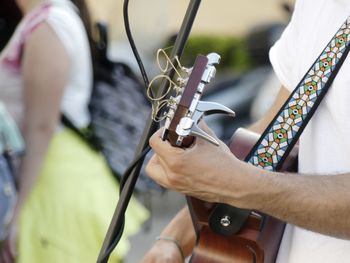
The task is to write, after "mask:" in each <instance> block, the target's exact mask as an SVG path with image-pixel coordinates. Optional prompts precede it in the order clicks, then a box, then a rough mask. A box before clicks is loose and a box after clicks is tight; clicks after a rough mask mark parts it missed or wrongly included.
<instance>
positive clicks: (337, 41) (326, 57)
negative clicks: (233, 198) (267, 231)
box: [210, 17, 350, 235]
mask: <svg viewBox="0 0 350 263" xmlns="http://www.w3.org/2000/svg"><path fill="white" fill-rule="evenodd" d="M349 50H350V17H348V18H347V20H346V21H345V22H344V24H342V26H341V27H340V29H339V30H338V31H337V32H336V34H335V35H334V36H333V38H332V39H331V40H330V41H329V43H328V44H327V46H326V47H325V49H324V50H323V51H322V53H321V54H320V56H319V57H318V58H317V59H316V61H315V62H314V63H313V65H312V66H311V67H310V69H309V70H308V71H307V73H306V74H305V75H304V77H303V78H302V80H301V81H300V82H299V84H298V85H297V87H296V88H295V89H294V91H293V92H292V94H291V95H290V97H289V98H288V99H287V101H286V102H285V103H284V105H283V106H282V108H281V109H280V110H279V112H278V113H277V115H276V116H275V117H274V119H273V120H272V121H271V123H270V124H269V125H268V127H267V128H266V130H265V131H264V132H263V134H262V135H261V137H260V139H259V140H258V142H257V143H256V144H255V146H254V147H253V148H252V150H251V151H250V153H249V154H248V155H247V157H246V158H245V161H246V162H248V163H251V164H253V165H255V166H258V167H261V168H263V169H267V170H279V169H280V168H281V167H282V164H283V162H284V160H285V159H286V157H287V156H288V154H289V152H290V151H291V150H292V148H293V146H294V145H295V143H296V142H297V140H298V139H299V137H300V135H301V133H302V132H303V130H304V129H305V127H306V125H307V123H308V122H309V121H310V119H311V117H312V116H313V114H314V113H315V111H316V109H317V107H318V106H319V104H320V102H321V101H322V99H323V98H324V96H325V95H326V93H327V91H328V89H329V87H330V86H331V84H332V83H333V80H334V78H335V76H336V75H337V73H338V71H339V69H340V67H341V65H342V64H343V62H344V60H345V58H346V56H347V54H348V53H349ZM223 207H225V208H223ZM227 213H229V214H230V218H232V219H233V220H232V221H233V222H232V224H234V225H235V227H229V229H235V230H240V229H241V228H242V226H243V224H244V223H245V222H246V220H247V218H248V216H249V214H250V213H251V211H250V210H244V209H238V208H235V207H231V208H230V211H228V210H227V205H224V204H219V205H217V207H216V208H215V210H214V211H213V213H212V216H211V219H210V225H211V226H215V228H216V229H214V231H216V232H219V233H226V234H229V235H230V234H234V233H235V232H234V233H227V230H226V229H228V228H226V227H225V226H221V224H220V222H213V221H212V220H214V218H215V220H217V219H219V220H220V219H221V218H224V217H225V216H227Z"/></svg>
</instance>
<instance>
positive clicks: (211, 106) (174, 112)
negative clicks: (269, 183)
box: [163, 53, 298, 263]
mask: <svg viewBox="0 0 350 263" xmlns="http://www.w3.org/2000/svg"><path fill="white" fill-rule="evenodd" d="M219 60H220V57H219V55H217V54H215V53H211V54H209V55H208V56H202V55H199V56H198V57H197V58H196V61H195V63H194V66H193V69H192V71H191V74H190V75H189V77H188V79H187V80H186V82H185V85H184V87H183V91H182V93H181V95H179V96H178V97H177V98H176V99H175V98H173V99H174V100H173V101H176V102H177V103H176V104H175V105H174V104H173V105H172V106H171V107H170V109H169V111H168V113H167V114H166V116H167V118H166V122H165V130H164V133H163V138H164V139H167V140H169V142H170V143H171V145H173V146H176V147H184V148H186V147H189V146H191V144H192V143H193V142H194V137H200V138H202V139H204V140H207V141H208V142H210V143H213V144H217V145H218V142H217V141H216V139H215V138H213V137H211V136H210V135H208V134H206V133H205V132H204V131H203V130H201V129H200V128H199V127H198V125H197V124H198V122H199V121H200V119H201V118H202V117H203V116H205V115H209V114H213V113H224V114H229V115H231V116H234V112H232V111H231V110H230V109H228V108H227V107H225V106H223V105H221V104H218V103H214V102H203V101H200V98H201V95H202V93H203V90H204V88H205V85H206V84H208V83H209V82H210V80H211V79H212V78H213V77H214V75H215V66H214V65H215V64H217V63H219ZM258 139H259V135H257V134H255V133H253V132H250V131H248V130H245V129H242V128H241V129H238V130H237V131H236V132H235V133H234V135H233V137H232V139H231V143H230V145H229V147H230V150H231V152H232V153H233V154H234V155H235V156H236V157H237V158H239V159H241V160H244V159H245V158H246V156H247V154H248V153H249V152H250V150H251V149H252V148H253V147H254V145H255V143H256V141H258ZM297 152H298V150H297V148H296V147H294V148H293V150H292V151H291V152H290V154H289V156H288V157H287V159H286V161H285V162H284V165H283V166H282V169H281V170H284V171H295V169H296V164H297V162H296V160H297ZM187 203H188V206H189V209H190V213H191V217H192V221H193V226H194V228H195V232H196V235H197V242H196V247H195V249H194V251H193V254H192V257H191V262H192V263H199V262H200V263H206V262H208V263H209V262H211V263H226V262H238V263H252V262H256V263H263V262H265V263H270V262H271V263H272V262H275V258H276V255H277V252H278V249H279V245H280V241H281V238H282V235H283V231H284V226H285V224H284V222H281V221H279V220H277V219H275V218H273V217H270V216H268V215H265V214H262V213H260V212H258V211H248V212H247V211H246V210H241V209H237V208H235V210H236V211H238V212H239V211H242V213H243V214H247V215H248V217H247V220H246V221H245V223H244V225H243V227H241V228H239V229H237V230H236V231H234V233H232V231H229V232H228V233H225V232H223V231H220V230H219V231H218V230H217V229H216V227H215V226H214V225H213V224H212V223H211V222H214V221H216V222H219V223H220V224H221V225H222V226H224V227H225V226H227V227H230V225H232V224H231V223H232V222H231V221H234V218H231V217H230V216H224V217H222V218H213V216H215V213H214V212H213V211H214V210H215V209H216V208H217V207H218V204H216V203H208V202H205V201H202V200H199V199H196V198H194V197H190V196H187ZM222 208H224V209H226V208H227V209H230V206H228V205H223V204H221V206H220V209H222ZM231 208H232V207H231Z"/></svg>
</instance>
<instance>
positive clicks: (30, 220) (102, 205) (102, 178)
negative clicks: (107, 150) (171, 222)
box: [17, 129, 148, 263]
mask: <svg viewBox="0 0 350 263" xmlns="http://www.w3.org/2000/svg"><path fill="white" fill-rule="evenodd" d="M118 191H119V189H118V183H117V181H116V180H115V179H114V178H113V177H112V175H111V173H110V172H109V170H108V167H107V166H106V163H105V161H104V159H103V157H102V156H101V155H100V154H98V153H96V152H94V151H93V150H91V149H90V148H89V146H87V145H86V143H84V142H83V141H82V140H81V139H80V138H79V137H77V136H76V135H75V134H74V132H72V131H70V130H68V129H64V130H63V131H61V132H59V133H57V134H56V135H55V136H54V138H53V140H52V143H51V144H50V147H49V150H48V153H47V156H46V160H45V162H44V164H43V167H42V169H41V172H40V175H39V177H38V181H37V184H36V185H35V187H34V189H33V192H32V194H31V195H30V197H29V198H28V200H27V202H26V203H25V205H24V207H23V210H22V212H21V217H20V224H19V236H18V259H17V263H41V262H43V263H44V262H45V263H48V262H50V263H83V262H84V263H89V262H91V263H95V262H96V260H97V257H98V254H99V251H100V249H101V246H102V243H103V240H104V237H105V234H106V232H107V229H108V226H109V224H110V221H111V218H112V215H113V212H114V209H115V207H116V204H117V201H118V196H119V194H118ZM147 217H148V211H147V210H146V209H145V208H144V207H143V206H142V205H141V204H140V203H138V202H137V201H136V200H135V199H133V200H132V201H131V202H130V204H129V207H128V210H127V214H126V220H125V222H126V223H125V229H124V234H123V237H122V239H121V241H120V242H119V244H118V246H117V248H116V250H115V251H114V252H113V254H112V256H111V257H110V260H109V262H120V261H121V260H122V259H123V257H124V256H125V254H126V253H127V251H128V249H129V243H128V237H129V236H130V235H133V234H135V233H136V232H137V231H138V230H139V229H140V226H141V224H142V223H143V222H144V221H145V220H146V219H147Z"/></svg>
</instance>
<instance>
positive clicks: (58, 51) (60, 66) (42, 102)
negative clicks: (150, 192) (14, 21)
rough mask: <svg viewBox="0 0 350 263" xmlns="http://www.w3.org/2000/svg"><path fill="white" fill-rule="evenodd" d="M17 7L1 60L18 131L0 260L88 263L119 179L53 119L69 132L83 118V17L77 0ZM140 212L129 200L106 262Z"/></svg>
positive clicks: (27, 1) (5, 95)
mask: <svg viewBox="0 0 350 263" xmlns="http://www.w3.org/2000/svg"><path fill="white" fill-rule="evenodd" d="M17 4H18V6H19V7H20V9H21V11H22V13H23V19H22V20H21V22H20V24H19V25H18V26H17V28H16V31H15V33H14V34H13V36H12V38H11V39H10V41H9V42H8V45H7V46H6V47H5V49H4V50H3V51H2V53H1V56H0V97H1V99H2V100H3V101H4V102H5V104H6V106H7V108H8V110H9V112H10V113H11V114H12V116H13V117H14V118H15V120H16V122H17V124H18V125H19V127H20V128H21V130H22V132H23V137H24V140H25V144H26V151H25V154H24V156H23V158H22V160H21V162H20V165H19V168H18V178H19V192H18V200H17V205H16V211H15V215H14V217H13V220H12V223H11V226H10V233H9V235H8V237H7V239H6V240H5V242H4V243H3V244H2V246H1V249H0V263H12V262H17V263H40V262H45V263H46V262H50V263H54V262H57V263H58V262H59V263H62V262H65V263H77V262H79V263H80V262H95V261H96V259H97V257H98V253H99V250H100V248H101V246H102V243H103V239H104V236H105V234H106V232H107V228H108V225H109V223H110V219H111V216H112V213H113V211H114V208H115V205H116V201H117V199H118V184H117V182H116V180H115V179H114V178H113V176H112V175H111V173H110V170H109V168H108V167H107V165H106V163H105V160H104V159H103V158H102V155H100V154H99V153H97V152H95V151H94V150H92V148H90V147H89V146H88V145H87V144H86V143H85V142H84V141H83V140H82V139H81V138H79V137H78V136H77V135H76V133H74V132H73V131H71V130H70V129H68V128H66V127H64V125H62V124H61V122H60V116H61V114H63V113H64V114H65V116H67V117H68V118H69V119H70V120H71V121H72V122H73V123H74V125H75V126H76V127H78V128H81V129H83V128H85V127H86V126H87V125H88V123H89V114H88V108H87V106H88V102H89V97H90V92H91V87H92V59H91V52H90V48H92V47H93V46H92V42H91V41H92V38H91V30H90V26H91V25H90V20H89V13H88V10H87V8H86V6H85V3H84V0H72V1H69V0H47V1H44V0H18V1H17ZM84 26H85V27H84ZM89 41H90V44H91V45H90V46H89ZM147 216H148V212H147V211H146V210H145V208H144V207H143V206H142V205H140V204H139V203H138V202H137V201H136V200H133V201H132V203H131V206H130V209H128V214H127V218H126V221H127V225H126V228H125V231H124V236H123V239H122V241H121V243H120V245H119V246H118V249H117V251H115V253H114V254H112V257H111V259H110V262H121V261H122V259H123V256H124V255H125V254H126V251H127V249H128V246H129V244H128V240H127V239H128V236H130V235H131V234H134V233H135V232H136V231H137V230H138V229H139V227H140V225H141V224H142V222H143V221H144V220H145V219H146V218H147Z"/></svg>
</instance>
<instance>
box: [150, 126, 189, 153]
mask: <svg viewBox="0 0 350 263" xmlns="http://www.w3.org/2000/svg"><path fill="white" fill-rule="evenodd" d="M163 130H164V129H159V130H158V131H157V132H155V133H154V134H153V135H152V136H151V138H150V140H149V144H150V146H151V147H152V149H153V150H154V152H155V153H156V154H157V155H159V156H160V157H162V158H163V159H164V158H165V157H167V156H173V155H177V154H179V153H182V152H183V151H184V150H183V149H181V148H178V147H173V146H171V145H170V143H169V142H168V141H166V140H165V141H163V140H162V133H163Z"/></svg>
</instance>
